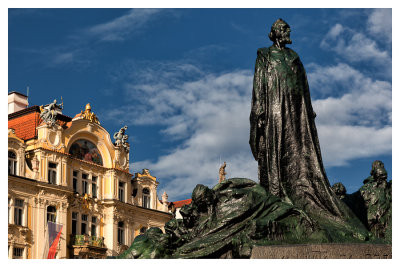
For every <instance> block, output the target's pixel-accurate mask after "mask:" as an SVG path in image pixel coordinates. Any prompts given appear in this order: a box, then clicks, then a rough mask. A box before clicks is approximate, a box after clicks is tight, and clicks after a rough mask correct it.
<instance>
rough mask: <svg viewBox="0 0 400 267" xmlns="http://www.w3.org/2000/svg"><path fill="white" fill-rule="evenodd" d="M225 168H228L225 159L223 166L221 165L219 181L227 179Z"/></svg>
mask: <svg viewBox="0 0 400 267" xmlns="http://www.w3.org/2000/svg"><path fill="white" fill-rule="evenodd" d="M225 168H226V162H225V161H224V164H222V165H221V167H219V181H218V182H219V183H221V182H222V181H224V180H225V176H226V172H225Z"/></svg>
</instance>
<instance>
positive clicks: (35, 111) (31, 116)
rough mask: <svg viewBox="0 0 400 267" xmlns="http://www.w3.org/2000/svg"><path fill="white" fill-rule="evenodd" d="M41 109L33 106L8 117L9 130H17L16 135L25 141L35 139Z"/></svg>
mask: <svg viewBox="0 0 400 267" xmlns="http://www.w3.org/2000/svg"><path fill="white" fill-rule="evenodd" d="M40 122H41V119H40V117H39V107H38V106H33V107H30V108H27V109H24V110H21V111H18V112H15V113H12V114H10V115H9V116H8V129H10V128H12V129H14V130H15V135H16V136H18V137H19V138H21V139H23V140H28V139H32V138H35V137H36V136H37V130H36V127H38V126H39V123H40Z"/></svg>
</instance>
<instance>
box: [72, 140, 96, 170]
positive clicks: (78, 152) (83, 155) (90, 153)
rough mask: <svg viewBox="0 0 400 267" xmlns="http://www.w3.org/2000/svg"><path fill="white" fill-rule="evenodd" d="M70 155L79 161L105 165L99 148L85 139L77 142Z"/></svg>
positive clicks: (73, 145)
mask: <svg viewBox="0 0 400 267" xmlns="http://www.w3.org/2000/svg"><path fill="white" fill-rule="evenodd" d="M69 154H71V156H72V157H74V158H77V159H81V160H85V161H88V162H93V163H95V164H98V165H103V159H102V157H101V154H100V152H99V150H98V149H97V147H96V146H95V145H94V144H93V143H92V142H90V141H88V140H85V139H79V140H77V141H75V142H74V143H73V144H72V146H71V148H70V149H69Z"/></svg>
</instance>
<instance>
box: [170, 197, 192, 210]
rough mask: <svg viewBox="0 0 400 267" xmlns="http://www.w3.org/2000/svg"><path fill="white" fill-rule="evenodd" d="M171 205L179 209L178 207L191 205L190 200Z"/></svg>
mask: <svg viewBox="0 0 400 267" xmlns="http://www.w3.org/2000/svg"><path fill="white" fill-rule="evenodd" d="M172 203H173V204H174V206H175V208H180V207H183V206H185V205H189V204H190V203H192V199H191V198H189V199H185V200H179V201H175V202H172Z"/></svg>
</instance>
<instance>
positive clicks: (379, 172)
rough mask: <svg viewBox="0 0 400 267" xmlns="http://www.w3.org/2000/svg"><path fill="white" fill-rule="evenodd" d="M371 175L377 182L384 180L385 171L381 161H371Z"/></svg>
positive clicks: (385, 178)
mask: <svg viewBox="0 0 400 267" xmlns="http://www.w3.org/2000/svg"><path fill="white" fill-rule="evenodd" d="M371 176H372V177H373V178H374V181H375V182H378V184H380V183H382V182H383V181H385V182H386V180H387V172H386V169H385V166H384V165H383V162H382V161H380V160H375V161H374V162H373V163H372V169H371Z"/></svg>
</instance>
